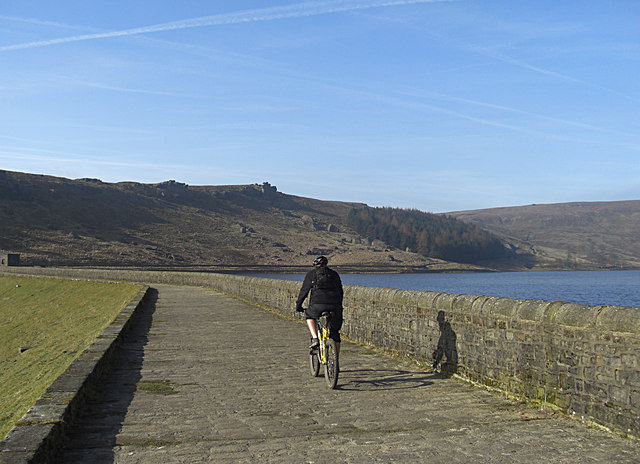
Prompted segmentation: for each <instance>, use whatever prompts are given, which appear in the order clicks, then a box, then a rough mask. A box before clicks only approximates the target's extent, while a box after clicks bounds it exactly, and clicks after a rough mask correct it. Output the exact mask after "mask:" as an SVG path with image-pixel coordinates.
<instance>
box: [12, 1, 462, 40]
mask: <svg viewBox="0 0 640 464" xmlns="http://www.w3.org/2000/svg"><path fill="white" fill-rule="evenodd" d="M450 1H454V0H373V1H354V0H335V1H331V2H320V1H315V2H305V3H296V4H293V5H283V6H276V7H270V8H257V9H252V10H244V11H237V12H232V13H224V14H217V15H211V16H202V17H198V18H191V19H185V20H181V21H172V22H167V23H161V24H155V25H151V26H144V27H138V28H133V29H124V30H120V31H110V32H102V33H96V34H83V35H75V36H70V37H61V38H58V39H48V40H40V41H35V42H26V43H21V44H15V45H4V46H2V47H0V52H7V51H13V50H24V49H28V48H37V47H47V46H51V45H58V44H63V43H69V42H81V41H84V40H97V39H106V38H111V37H124V36H129V35H138V34H149V33H152V32H165V31H172V30H177V29H190V28H195V27H206V26H221V25H229V24H240V23H252V22H261V21H274V20H278V19H289V18H302V17H309V16H318V15H323V14H331V13H343V12H348V11H358V10H365V9H370V8H382V7H391V6H404V5H412V4H420V3H440V2H450Z"/></svg>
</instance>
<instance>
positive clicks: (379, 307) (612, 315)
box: [11, 268, 640, 437]
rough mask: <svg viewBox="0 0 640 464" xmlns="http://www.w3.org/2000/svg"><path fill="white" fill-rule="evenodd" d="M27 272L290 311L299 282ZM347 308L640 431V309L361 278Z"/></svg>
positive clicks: (411, 354) (360, 329) (429, 351)
mask: <svg viewBox="0 0 640 464" xmlns="http://www.w3.org/2000/svg"><path fill="white" fill-rule="evenodd" d="M18 271H24V268H22V269H20V270H18V269H15V270H12V271H11V272H12V273H15V272H18ZM28 272H29V273H31V274H35V273H38V274H55V275H58V276H67V277H82V278H90V279H102V280H127V281H136V282H141V283H146V284H151V285H152V284H153V283H156V282H157V283H172V284H182V285H197V286H206V287H211V288H215V289H217V290H219V291H221V292H224V293H227V294H230V295H233V296H236V297H238V298H241V299H244V300H246V301H249V302H252V303H254V304H258V305H261V306H263V307H265V308H268V309H271V310H274V311H277V312H281V313H283V314H285V315H288V316H294V315H295V314H296V313H295V312H294V307H295V300H296V297H297V294H298V290H299V288H300V285H301V283H300V282H292V281H284V280H273V279H262V278H251V277H242V276H237V275H224V274H208V273H190V272H143V271H106V270H72V269H60V270H52V269H47V268H30V270H29V271H28ZM344 306H345V324H344V327H343V333H344V334H345V335H347V336H348V337H349V338H351V339H355V340H359V341H363V342H366V343H370V344H373V345H375V346H378V347H381V348H386V349H390V350H394V351H396V352H397V353H399V354H401V355H403V356H406V357H408V358H412V359H415V360H417V361H419V362H424V363H427V364H429V365H431V364H432V363H433V356H434V355H435V356H436V360H437V361H438V363H437V365H438V366H437V367H438V369H440V370H441V372H442V373H444V374H453V373H456V374H457V375H459V376H461V377H463V378H465V379H468V380H471V381H474V382H477V383H480V384H484V385H487V386H489V387H493V388H496V389H499V390H502V391H505V392H508V393H510V394H513V395H516V396H520V397H525V398H528V399H533V400H538V401H542V402H545V403H547V404H551V405H555V406H556V407H559V408H561V409H563V410H565V411H567V412H568V413H570V414H576V415H578V416H580V417H584V418H585V419H589V420H593V421H594V422H596V423H599V424H601V425H605V426H608V427H611V428H614V429H617V430H619V431H622V432H625V433H629V434H630V435H633V436H636V437H640V308H627V307H617V306H584V305H578V304H573V303H564V302H546V301H536V300H513V299H509V298H496V297H486V296H473V295H454V294H447V293H435V292H424V291H407V290H394V289H384V288H368V287H357V286H346V287H345V301H344ZM298 317H300V316H299V315H298Z"/></svg>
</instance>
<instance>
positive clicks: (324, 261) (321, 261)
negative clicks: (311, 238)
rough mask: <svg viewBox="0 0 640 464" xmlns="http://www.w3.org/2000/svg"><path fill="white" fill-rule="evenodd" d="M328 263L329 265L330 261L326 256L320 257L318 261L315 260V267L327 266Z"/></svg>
mask: <svg viewBox="0 0 640 464" xmlns="http://www.w3.org/2000/svg"><path fill="white" fill-rule="evenodd" d="M327 263H329V260H328V259H327V258H325V257H324V256H318V257H317V258H316V259H314V260H313V265H314V266H315V267H320V266H326V265H327Z"/></svg>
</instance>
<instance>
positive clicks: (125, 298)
mask: <svg viewBox="0 0 640 464" xmlns="http://www.w3.org/2000/svg"><path fill="white" fill-rule="evenodd" d="M140 289H141V286H140V285H137V284H115V283H100V282H83V281H72V280H59V279H44V278H30V277H13V276H7V277H0V439H1V438H3V437H4V436H5V435H6V433H7V432H8V431H9V430H10V429H11V427H12V426H13V425H14V424H15V423H16V422H17V421H18V419H20V417H22V416H23V415H24V413H25V412H26V411H27V410H28V409H29V408H30V407H31V405H32V404H33V403H34V402H35V401H36V400H37V399H38V398H39V397H40V396H41V395H42V394H43V393H44V391H45V390H46V388H47V387H48V386H49V384H51V382H53V381H54V380H55V379H56V378H57V377H58V376H59V375H60V374H62V372H64V370H65V369H66V368H67V366H68V365H69V364H71V362H72V361H73V360H74V359H75V358H76V357H77V356H78V355H79V354H80V353H81V352H82V350H84V349H85V348H86V347H87V346H88V345H89V344H90V343H91V342H92V341H93V340H94V339H95V337H96V336H97V335H99V334H100V333H101V332H102V330H103V329H104V328H105V327H106V326H107V325H109V324H110V323H111V322H112V321H113V320H114V319H115V317H116V316H117V315H118V314H119V313H120V311H122V309H124V307H125V306H126V305H127V304H128V303H129V302H130V301H131V300H132V299H133V298H134V297H135V296H136V294H137V293H138V291H139V290H140Z"/></svg>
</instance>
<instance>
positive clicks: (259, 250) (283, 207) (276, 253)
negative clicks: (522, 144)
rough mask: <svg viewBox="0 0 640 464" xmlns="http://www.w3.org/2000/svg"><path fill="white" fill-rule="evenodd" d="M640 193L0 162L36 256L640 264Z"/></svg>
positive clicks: (414, 265) (225, 266) (446, 264)
mask: <svg viewBox="0 0 640 464" xmlns="http://www.w3.org/2000/svg"><path fill="white" fill-rule="evenodd" d="M639 232H640V201H625V202H609V203H567V204H556V205H530V206H522V207H512V208H494V209H487V210H477V211H460V212H454V213H448V214H446V215H434V214H430V213H424V212H421V211H418V210H403V209H398V208H371V207H369V206H367V205H365V204H360V203H347V202H339V201H322V200H316V199H312V198H303V197H298V196H294V195H287V194H284V193H281V192H279V191H278V190H277V189H276V187H274V186H272V185H270V184H269V183H266V182H265V183H264V184H253V185H226V186H190V185H186V184H183V183H180V182H175V181H167V182H161V183H157V184H141V183H136V182H119V183H106V182H102V181H100V180H98V179H76V180H71V179H65V178H60V177H52V176H44V175H34V174H25V173H19V172H11V171H1V170H0V251H5V252H18V253H20V254H21V261H22V263H23V264H27V265H56V266H110V267H137V268H153V267H157V268H165V269H169V268H188V269H207V270H208V269H213V270H234V269H242V270H247V269H251V270H265V271H278V270H297V271H300V270H302V269H306V268H308V267H309V264H310V262H311V261H312V259H313V257H314V256H316V255H318V254H324V255H326V256H328V257H329V258H330V261H331V264H332V265H334V266H337V267H339V268H341V269H343V270H353V271H359V272H365V271H376V272H377V271H384V272H409V271H460V270H488V269H499V270H523V269H620V268H634V269H638V268H640V242H639V241H638V240H637V237H638V236H640V233H639Z"/></svg>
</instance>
